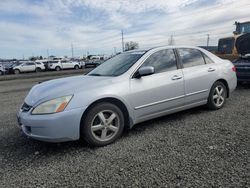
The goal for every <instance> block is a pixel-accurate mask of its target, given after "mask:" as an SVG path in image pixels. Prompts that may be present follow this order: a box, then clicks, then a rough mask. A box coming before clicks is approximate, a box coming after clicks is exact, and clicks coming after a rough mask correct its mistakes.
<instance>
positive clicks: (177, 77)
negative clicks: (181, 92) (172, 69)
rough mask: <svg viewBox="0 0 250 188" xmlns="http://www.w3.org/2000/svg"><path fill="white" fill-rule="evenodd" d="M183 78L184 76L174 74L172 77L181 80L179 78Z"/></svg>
mask: <svg viewBox="0 0 250 188" xmlns="http://www.w3.org/2000/svg"><path fill="white" fill-rule="evenodd" d="M181 78H182V76H178V75H174V76H173V77H172V80H179V79H181Z"/></svg>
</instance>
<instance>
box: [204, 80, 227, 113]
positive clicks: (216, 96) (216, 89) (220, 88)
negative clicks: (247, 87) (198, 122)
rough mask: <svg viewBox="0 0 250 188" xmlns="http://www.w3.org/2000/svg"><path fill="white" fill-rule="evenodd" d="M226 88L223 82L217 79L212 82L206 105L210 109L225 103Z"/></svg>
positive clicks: (220, 106) (216, 108)
mask: <svg viewBox="0 0 250 188" xmlns="http://www.w3.org/2000/svg"><path fill="white" fill-rule="evenodd" d="M226 97H227V88H226V86H225V84H224V83H222V82H220V81H217V82H215V83H214V84H213V86H212V88H211V90H210V93H209V97H208V102H207V106H208V108H209V109H211V110H218V109H220V108H222V107H223V106H224V105H225V103H226Z"/></svg>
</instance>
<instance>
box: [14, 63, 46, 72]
mask: <svg viewBox="0 0 250 188" xmlns="http://www.w3.org/2000/svg"><path fill="white" fill-rule="evenodd" d="M44 70H45V66H44V64H43V63H39V62H37V63H36V62H31V61H27V62H24V63H21V64H19V65H16V66H14V67H13V71H14V73H15V74H19V73H22V72H41V71H44Z"/></svg>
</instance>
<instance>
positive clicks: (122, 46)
mask: <svg viewBox="0 0 250 188" xmlns="http://www.w3.org/2000/svg"><path fill="white" fill-rule="evenodd" d="M122 52H124V38H123V30H122Z"/></svg>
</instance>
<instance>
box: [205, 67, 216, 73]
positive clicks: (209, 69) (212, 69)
mask: <svg viewBox="0 0 250 188" xmlns="http://www.w3.org/2000/svg"><path fill="white" fill-rule="evenodd" d="M214 71H215V69H214V68H212V67H210V68H208V70H207V72H214Z"/></svg>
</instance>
